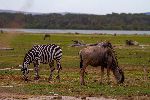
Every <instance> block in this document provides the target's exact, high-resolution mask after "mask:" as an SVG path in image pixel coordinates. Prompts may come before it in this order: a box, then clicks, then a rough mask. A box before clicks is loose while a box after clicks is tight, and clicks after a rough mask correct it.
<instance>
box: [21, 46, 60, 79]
mask: <svg viewBox="0 0 150 100" xmlns="http://www.w3.org/2000/svg"><path fill="white" fill-rule="evenodd" d="M61 58H62V49H61V48H60V47H59V46H57V45H55V44H49V45H34V46H33V47H32V48H31V49H30V50H29V51H28V52H27V53H26V54H25V57H24V60H23V64H22V65H21V71H22V73H23V76H24V80H25V81H28V77H27V74H28V73H29V69H28V66H29V65H30V63H33V65H34V70H35V77H34V80H38V79H39V78H40V76H39V73H38V70H39V65H40V63H43V64H49V66H50V76H49V81H51V80H52V74H53V71H54V70H55V68H54V61H56V63H57V73H58V75H57V77H56V78H57V79H58V80H59V81H60V76H59V72H60V70H61V69H62V67H61Z"/></svg>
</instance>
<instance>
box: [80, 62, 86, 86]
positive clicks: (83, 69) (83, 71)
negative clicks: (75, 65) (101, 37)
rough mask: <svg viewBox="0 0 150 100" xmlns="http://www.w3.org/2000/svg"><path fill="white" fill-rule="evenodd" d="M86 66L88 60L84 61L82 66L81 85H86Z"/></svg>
mask: <svg viewBox="0 0 150 100" xmlns="http://www.w3.org/2000/svg"><path fill="white" fill-rule="evenodd" d="M86 67H87V64H86V62H84V63H83V66H80V82H81V85H85V81H84V75H85V70H86Z"/></svg>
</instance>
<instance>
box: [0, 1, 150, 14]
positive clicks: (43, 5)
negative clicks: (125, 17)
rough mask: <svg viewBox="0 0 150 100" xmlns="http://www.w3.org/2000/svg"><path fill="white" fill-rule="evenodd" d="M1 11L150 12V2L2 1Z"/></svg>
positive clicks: (0, 2)
mask: <svg viewBox="0 0 150 100" xmlns="http://www.w3.org/2000/svg"><path fill="white" fill-rule="evenodd" d="M0 9H4V10H17V11H27V12H41V13H51V12H73V13H89V14H110V13H112V12H115V13H143V12H150V0H0Z"/></svg>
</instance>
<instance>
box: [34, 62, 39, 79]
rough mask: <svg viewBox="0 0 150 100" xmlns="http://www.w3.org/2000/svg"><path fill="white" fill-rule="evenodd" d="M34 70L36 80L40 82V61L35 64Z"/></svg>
mask: <svg viewBox="0 0 150 100" xmlns="http://www.w3.org/2000/svg"><path fill="white" fill-rule="evenodd" d="M34 70H35V77H34V80H38V79H39V78H40V76H39V73H38V71H39V63H38V60H37V61H35V62H34Z"/></svg>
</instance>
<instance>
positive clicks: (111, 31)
mask: <svg viewBox="0 0 150 100" xmlns="http://www.w3.org/2000/svg"><path fill="white" fill-rule="evenodd" d="M0 30H3V31H6V32H25V33H81V34H149V35H150V31H129V30H74V29H11V28H0Z"/></svg>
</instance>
